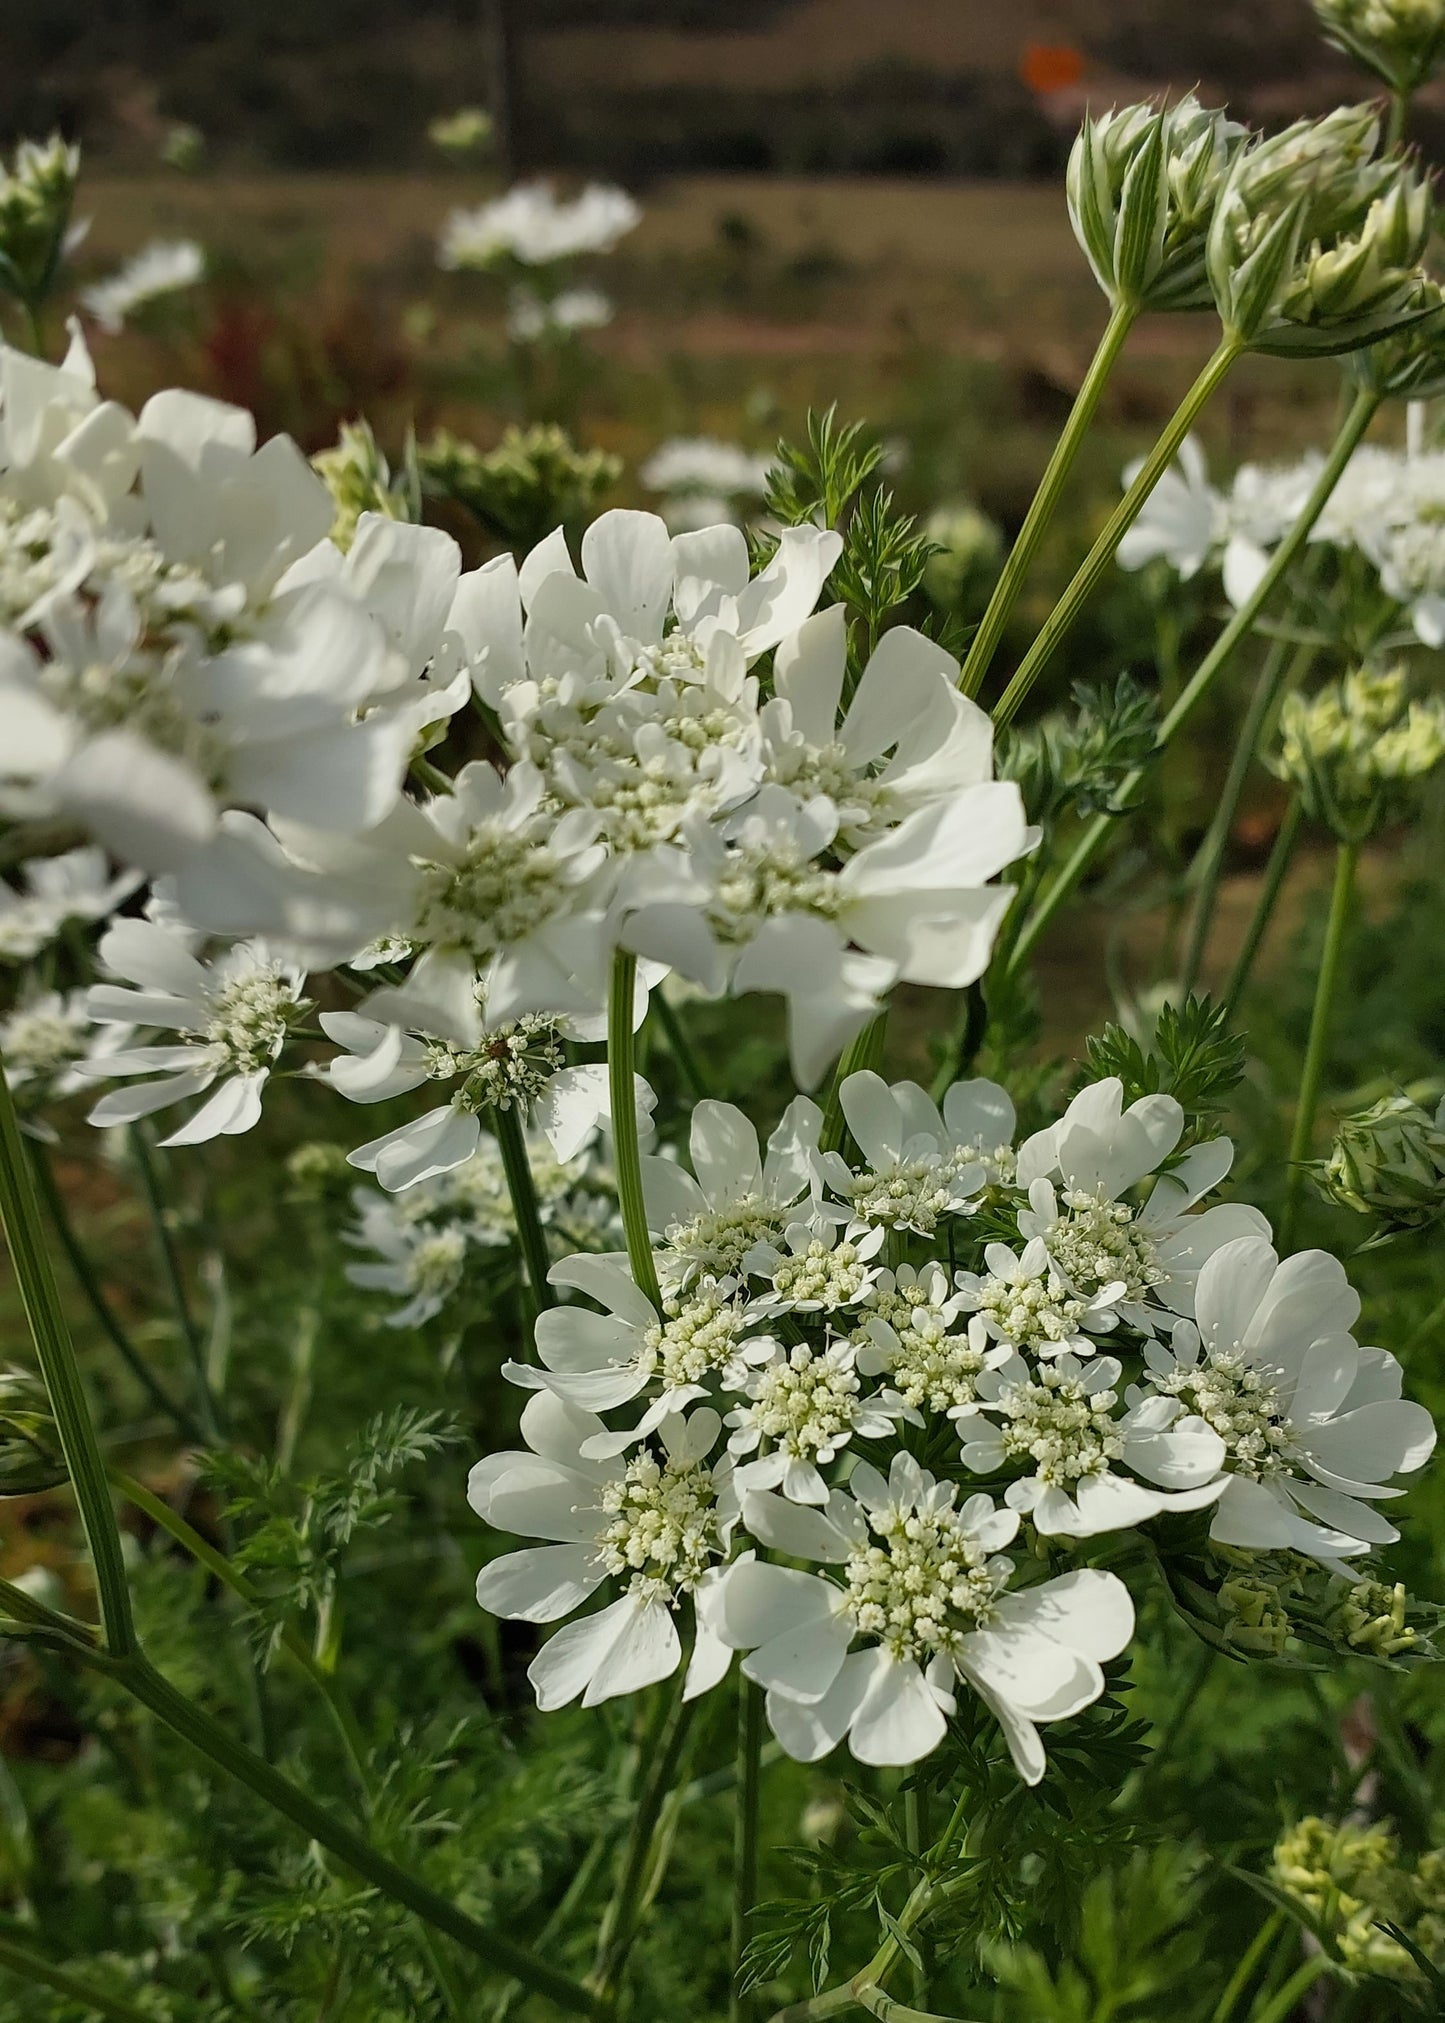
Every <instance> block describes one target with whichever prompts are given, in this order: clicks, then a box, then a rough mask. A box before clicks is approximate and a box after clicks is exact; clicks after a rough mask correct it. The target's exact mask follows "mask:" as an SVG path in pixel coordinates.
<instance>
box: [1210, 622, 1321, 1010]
mask: <svg viewBox="0 0 1445 2023" xmlns="http://www.w3.org/2000/svg"><path fill="white" fill-rule="evenodd" d="M1315 653H1316V648H1315V647H1314V646H1312V645H1304V646H1300V647H1298V648H1297V649H1296V651H1295V653H1294V655H1293V657H1289V644H1288V641H1286V640H1284V639H1277V640H1276V641H1275V642H1274V644H1273V646H1272V647H1271V648H1270V652H1269V656H1268V658H1267V659H1266V661H1265V664H1264V667H1263V669H1262V670H1261V672H1260V677H1259V680H1258V681H1257V682H1256V683H1255V685H1254V693H1253V695H1251V697H1250V699H1249V707H1248V709H1247V710H1246V711H1245V713H1244V721H1243V723H1242V724H1241V725H1240V727H1239V737H1238V738H1237V740H1236V741H1235V746H1234V752H1233V756H1232V757H1231V759H1230V762H1229V771H1228V773H1227V774H1226V775H1225V780H1224V786H1223V788H1222V789H1221V790H1220V796H1219V805H1218V807H1217V808H1216V809H1215V811H1214V818H1213V820H1212V821H1211V822H1210V824H1209V828H1208V830H1207V831H1206V833H1205V837H1204V840H1203V842H1202V843H1201V844H1200V846H1199V849H1198V852H1197V853H1196V855H1195V859H1194V862H1193V864H1192V865H1191V866H1190V870H1189V882H1190V884H1191V885H1193V887H1194V889H1195V899H1194V915H1193V918H1192V920H1191V921H1190V926H1189V944H1188V947H1187V949H1186V950H1185V955H1184V967H1183V971H1182V973H1181V980H1180V988H1181V990H1182V991H1183V992H1184V993H1185V995H1186V996H1187V995H1188V993H1189V992H1190V991H1192V990H1193V989H1194V986H1195V984H1196V983H1197V982H1198V980H1199V970H1200V966H1201V964H1202V963H1203V961H1204V951H1205V949H1206V947H1207V946H1208V944H1209V930H1210V928H1211V927H1212V926H1213V924H1214V910H1215V907H1216V905H1217V904H1218V900H1219V881H1220V877H1221V875H1222V874H1223V871H1224V859H1225V854H1226V852H1227V851H1228V849H1229V838H1230V835H1231V833H1232V831H1233V829H1234V821H1235V817H1236V815H1238V813H1239V804H1240V801H1241V800H1242V799H1243V798H1244V787H1245V782H1246V781H1247V780H1248V778H1249V769H1250V767H1251V766H1252V765H1253V764H1254V760H1255V756H1256V753H1257V750H1258V747H1259V743H1260V738H1261V736H1262V734H1263V732H1264V730H1265V727H1266V725H1267V724H1268V723H1269V721H1270V718H1271V716H1272V714H1273V712H1274V706H1275V704H1276V703H1277V702H1278V700H1279V698H1280V696H1281V695H1282V694H1283V693H1284V691H1285V690H1286V689H1292V688H1294V687H1295V686H1296V684H1297V683H1298V682H1300V681H1302V680H1303V679H1304V676H1305V674H1306V673H1307V672H1308V670H1309V667H1310V664H1311V662H1312V661H1313V660H1314V658H1315Z"/></svg>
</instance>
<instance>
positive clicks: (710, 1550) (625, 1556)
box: [598, 1454, 721, 1601]
mask: <svg viewBox="0 0 1445 2023" xmlns="http://www.w3.org/2000/svg"><path fill="white" fill-rule="evenodd" d="M602 1508H603V1509H604V1511H606V1512H607V1514H608V1518H609V1520H610V1521H609V1522H608V1524H607V1525H606V1527H605V1528H604V1530H603V1532H602V1535H601V1537H600V1539H599V1540H598V1545H599V1547H600V1548H601V1552H602V1556H603V1559H604V1561H605V1563H606V1566H607V1571H608V1572H609V1573H611V1574H620V1575H630V1576H631V1579H630V1580H629V1582H628V1589H629V1592H630V1593H632V1594H638V1595H641V1596H642V1597H643V1599H644V1600H647V1601H655V1600H661V1599H666V1600H668V1601H671V1600H672V1598H673V1597H674V1596H675V1595H676V1594H677V1593H678V1592H679V1591H683V1592H690V1591H691V1590H692V1589H693V1588H695V1587H696V1586H697V1583H698V1582H699V1581H700V1580H701V1579H702V1576H703V1574H704V1573H705V1572H706V1570H707V1567H708V1565H709V1564H710V1562H711V1561H712V1560H713V1559H714V1558H715V1557H716V1556H717V1553H718V1550H719V1547H720V1543H721V1541H720V1537H719V1532H718V1513H717V1491H716V1489H715V1487H714V1485H713V1479H712V1473H711V1471H710V1470H709V1469H708V1468H706V1467H705V1466H704V1465H703V1464H702V1463H700V1462H696V1461H690V1462H686V1463H683V1464H679V1463H677V1462H675V1461H664V1462H659V1461H658V1460H657V1458H656V1456H655V1455H652V1454H640V1455H638V1456H637V1458H636V1459H635V1460H634V1461H632V1462H630V1463H629V1465H628V1467H627V1470H626V1473H625V1474H623V1475H621V1476H619V1477H618V1478H617V1479H616V1480H615V1481H613V1482H609V1483H608V1484H607V1486H606V1487H605V1488H604V1490H603V1491H602Z"/></svg>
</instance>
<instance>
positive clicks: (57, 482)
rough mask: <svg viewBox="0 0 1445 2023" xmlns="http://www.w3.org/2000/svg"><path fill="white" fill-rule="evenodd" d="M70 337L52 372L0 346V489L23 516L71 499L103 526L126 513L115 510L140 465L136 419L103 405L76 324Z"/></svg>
mask: <svg viewBox="0 0 1445 2023" xmlns="http://www.w3.org/2000/svg"><path fill="white" fill-rule="evenodd" d="M69 329H70V345H69V348H68V349H67V351H66V354H65V358H64V360H63V361H62V363H61V364H59V365H51V364H49V363H47V361H46V360H45V359H43V358H32V357H31V355H30V354H29V352H25V351H15V350H12V349H11V348H10V347H9V346H8V345H3V346H0V473H3V479H0V488H3V491H4V494H5V496H6V497H8V498H12V499H14V500H15V501H16V503H17V504H18V505H20V506H21V507H23V508H29V507H35V506H53V505H54V504H55V503H56V501H57V500H58V499H61V498H68V499H72V500H74V501H75V502H76V504H77V505H78V506H79V507H80V508H81V509H82V511H83V513H84V515H85V516H86V517H87V518H88V519H89V520H91V521H92V522H94V523H97V524H104V523H106V522H107V521H109V520H110V518H111V517H112V515H113V514H116V513H117V512H119V513H120V514H121V515H122V516H124V515H125V514H126V512H127V511H128V510H130V509H128V508H126V507H125V506H124V505H123V503H122V502H123V501H124V500H125V499H126V497H127V495H128V494H129V492H130V490H131V487H132V486H133V485H134V483H135V477H136V471H137V469H138V468H139V462H140V458H139V452H138V450H137V447H136V442H135V432H136V431H135V418H134V416H133V415H131V414H129V413H127V411H126V410H125V408H123V407H121V406H120V405H119V404H118V403H117V402H115V401H102V399H101V397H100V395H99V393H98V392H97V391H96V385H95V367H94V365H93V364H92V363H91V357H90V352H89V350H88V348H87V346H86V342H85V338H84V336H83V335H82V332H81V328H80V323H79V321H78V320H77V319H74V318H72V319H71V322H70V325H69Z"/></svg>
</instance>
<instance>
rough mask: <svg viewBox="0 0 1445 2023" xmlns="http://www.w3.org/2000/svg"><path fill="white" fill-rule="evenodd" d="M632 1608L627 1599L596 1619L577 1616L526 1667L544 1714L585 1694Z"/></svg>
mask: <svg viewBox="0 0 1445 2023" xmlns="http://www.w3.org/2000/svg"><path fill="white" fill-rule="evenodd" d="M634 1613H635V1604H634V1603H633V1601H632V1598H631V1597H630V1596H629V1595H623V1596H622V1598H621V1599H620V1600H619V1601H615V1602H610V1603H609V1604H608V1606H607V1607H606V1608H605V1609H599V1610H598V1611H597V1613H596V1614H595V1615H591V1616H580V1617H579V1618H578V1620H577V1621H576V1622H575V1623H566V1624H564V1625H563V1627H562V1628H561V1629H560V1630H558V1632H557V1634H556V1636H555V1637H549V1638H548V1640H547V1642H546V1643H545V1644H544V1645H543V1646H542V1648H541V1650H540V1651H538V1653H537V1655H536V1657H535V1658H533V1660H532V1662H531V1664H530V1665H529V1666H528V1667H527V1677H528V1678H529V1679H530V1680H531V1682H532V1689H533V1691H534V1692H535V1693H536V1695H537V1705H538V1707H539V1708H540V1709H541V1710H542V1712H543V1713H544V1714H550V1713H552V1712H553V1711H554V1710H555V1709H556V1708H558V1707H566V1706H568V1705H569V1704H570V1703H571V1702H572V1701H573V1700H575V1699H576V1698H577V1696H578V1694H579V1693H581V1692H583V1691H585V1689H586V1688H587V1686H588V1685H589V1684H590V1683H591V1681H592V1677H593V1675H594V1673H595V1672H596V1671H597V1669H598V1667H599V1666H600V1665H601V1664H602V1663H603V1661H604V1659H605V1658H606V1656H607V1654H608V1652H609V1651H610V1650H611V1649H612V1646H613V1645H614V1644H615V1643H616V1642H617V1640H618V1638H619V1637H621V1635H622V1634H623V1632H624V1630H625V1629H626V1628H627V1626H628V1623H629V1622H630V1620H631V1618H632V1616H633V1614H634Z"/></svg>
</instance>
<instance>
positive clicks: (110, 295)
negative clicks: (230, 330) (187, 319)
mask: <svg viewBox="0 0 1445 2023" xmlns="http://www.w3.org/2000/svg"><path fill="white" fill-rule="evenodd" d="M205 273H206V255H205V252H204V250H203V249H202V248H201V247H200V246H198V245H197V244H196V241H195V240H194V239H153V240H152V241H151V243H150V245H148V246H143V247H142V248H141V250H140V252H139V253H137V254H135V255H134V257H133V258H132V259H129V260H127V261H126V263H125V265H124V266H123V267H121V268H120V269H119V270H118V271H117V272H116V273H114V274H112V275H111V276H110V277H109V278H108V279H107V280H104V281H94V282H92V283H91V285H90V286H89V287H88V288H82V289H81V291H80V300H81V305H82V307H84V308H85V309H88V310H89V312H90V314H91V315H92V316H93V317H94V318H95V320H96V322H97V323H98V324H99V325H100V327H101V329H102V330H106V331H109V332H111V333H112V334H114V332H116V331H117V330H120V329H122V328H123V327H124V325H125V323H126V322H127V321H128V320H129V318H131V317H132V316H134V314H135V312H136V311H137V309H144V308H146V307H147V306H148V305H149V304H150V303H152V302H157V301H159V300H161V299H162V297H164V296H167V295H176V294H179V293H180V292H181V291H182V290H183V289H186V288H194V287H195V285H196V283H197V282H198V281H202V280H204V279H205Z"/></svg>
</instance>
